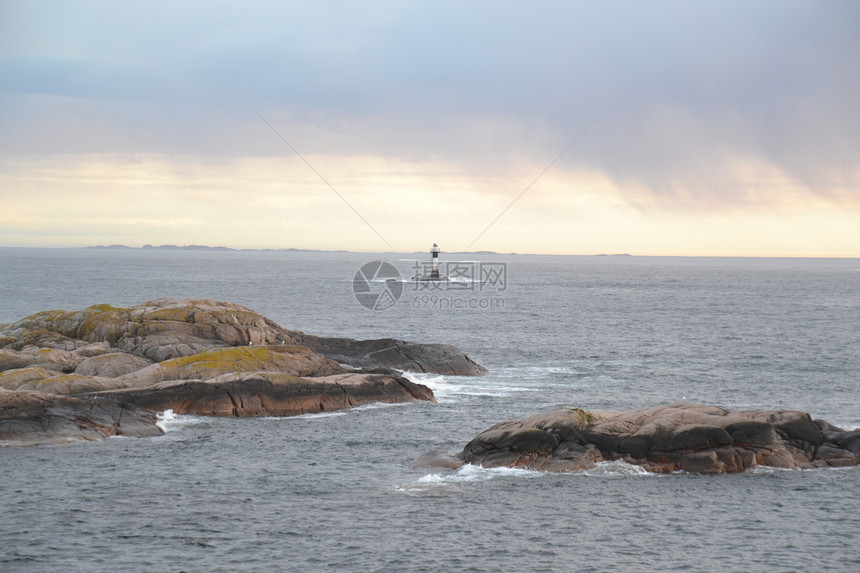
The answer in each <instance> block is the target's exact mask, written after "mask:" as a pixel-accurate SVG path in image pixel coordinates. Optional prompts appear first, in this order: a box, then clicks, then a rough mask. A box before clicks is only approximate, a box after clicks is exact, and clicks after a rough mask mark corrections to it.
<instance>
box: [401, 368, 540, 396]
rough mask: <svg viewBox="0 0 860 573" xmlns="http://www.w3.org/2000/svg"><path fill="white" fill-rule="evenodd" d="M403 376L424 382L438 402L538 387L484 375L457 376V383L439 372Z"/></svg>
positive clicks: (503, 393) (533, 390)
mask: <svg viewBox="0 0 860 573" xmlns="http://www.w3.org/2000/svg"><path fill="white" fill-rule="evenodd" d="M403 376H404V377H405V378H406V379H407V380H409V381H411V382H415V383H416V384H424V385H425V386H427V387H428V388H430V389H431V390H433V394H434V395H435V396H436V399H437V400H438V401H439V402H456V399H457V397H458V396H489V397H495V398H503V397H505V396H510V395H512V394H516V393H520V392H536V391H538V390H539V388H537V387H535V388H528V387H524V386H509V385H506V384H504V383H498V382H495V383H494V382H492V381H490V380H487V379H486V378H484V377H468V378H466V377H462V376H458V377H457V382H458V383H456V384H455V383H452V382H451V381H450V380H449V379H448V378H446V377H445V376H444V375H441V374H416V373H413V372H404V373H403Z"/></svg>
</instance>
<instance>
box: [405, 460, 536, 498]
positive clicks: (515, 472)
mask: <svg viewBox="0 0 860 573" xmlns="http://www.w3.org/2000/svg"><path fill="white" fill-rule="evenodd" d="M543 475H546V474H545V472H539V471H534V470H526V469H522V468H485V467H481V466H474V465H472V464H466V465H464V466H463V467H461V468H460V469H458V470H457V471H456V472H453V473H447V474H446V473H431V474H427V475H425V476H422V477H420V478H418V479H417V480H416V481H415V483H413V484H409V485H405V486H401V487H398V488H397V491H402V492H421V491H429V490H433V489H436V488H444V487H450V486H458V485H464V484H468V483H475V482H484V481H489V480H492V479H498V478H504V477H515V478H535V477H540V476H543Z"/></svg>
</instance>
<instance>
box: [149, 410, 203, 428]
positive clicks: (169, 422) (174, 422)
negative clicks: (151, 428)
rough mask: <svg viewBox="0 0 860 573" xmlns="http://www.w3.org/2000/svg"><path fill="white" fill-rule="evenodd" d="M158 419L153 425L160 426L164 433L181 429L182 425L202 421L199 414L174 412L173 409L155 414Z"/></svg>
mask: <svg viewBox="0 0 860 573" xmlns="http://www.w3.org/2000/svg"><path fill="white" fill-rule="evenodd" d="M156 416H157V417H158V421H157V422H155V425H156V426H158V427H159V428H161V430H162V431H163V432H164V433H167V432H173V431H176V430H180V429H182V428H183V427H184V426H188V425H191V424H198V423H200V422H202V421H203V418H201V417H200V416H187V415H182V414H175V413H174V412H173V410H165V411H164V412H158V414H156Z"/></svg>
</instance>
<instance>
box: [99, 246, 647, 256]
mask: <svg viewBox="0 0 860 573" xmlns="http://www.w3.org/2000/svg"><path fill="white" fill-rule="evenodd" d="M85 248H87V249H114V250H121V249H125V250H143V249H145V250H153V251H229V252H236V253H239V252H271V253H353V252H355V251H347V250H344V249H336V250H326V249H295V248H282V249H234V248H231V247H223V246H218V247H210V246H208V245H143V246H142V247H129V246H128V245H119V244H116V245H91V246H89V247H85ZM391 252H394V251H391ZM443 252H444V253H445V254H446V255H458V256H463V255H469V256H475V255H489V256H506V257H507V256H515V257H519V256H543V257H554V256H570V255H547V254H540V253H499V252H497V251H443ZM425 253H426V252H425V251H412V252H409V253H402V252H398V254H414V255H422V254H425ZM574 256H592V257H632V256H633V255H631V254H629V253H612V254H607V253H600V254H597V255H574Z"/></svg>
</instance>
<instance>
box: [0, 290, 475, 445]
mask: <svg viewBox="0 0 860 573" xmlns="http://www.w3.org/2000/svg"><path fill="white" fill-rule="evenodd" d="M306 340H307V341H313V342H315V343H317V344H318V346H321V347H322V346H326V345H325V344H324V343H322V342H320V341H324V340H326V339H320V338H317V337H313V336H310V335H305V334H304V333H301V332H292V331H288V330H285V329H283V328H281V327H280V326H278V325H277V324H275V323H274V322H272V321H271V320H269V319H267V318H265V317H263V316H261V315H259V314H257V313H255V312H253V311H251V310H248V309H247V308H244V307H242V306H239V305H236V304H232V303H225V302H215V301H211V300H184V299H159V300H156V301H150V302H145V303H142V304H139V305H137V306H134V307H131V308H116V307H112V306H109V305H96V306H92V307H89V308H86V309H84V310H81V311H74V312H66V311H48V312H41V313H38V314H35V315H32V316H30V317H27V318H25V319H23V320H21V321H18V322H16V323H14V324H9V325H0V389H5V390H7V391H14V395H15V400H17V401H15V400H13V399H12V398H11V397H10V395H11V393H10V394H7V397H6V401H7V405H6V406H2V405H0V408H4V411H3V416H5V418H4V419H5V420H6V422H5V423H6V424H7V426H8V427H10V428H11V427H14V428H17V429H16V430H15V431H16V432H18V433H19V434H20V435H22V436H23V435H24V434H26V433H27V431H31V432H33V433H34V434H33V436H32V441H33V442H34V443H37V442H40V441H51V440H59V441H65V440H67V439H95V438H96V437H99V436H101V437H105V436H108V435H114V434H111V433H110V432H111V431H114V432H115V433H117V432H121V430H119V429H118V428H120V424H119V418H117V421H116V423H115V424H113V426H111V424H110V423H108V422H109V421H110V415H111V414H113V413H117V412H118V413H117V415H118V416H121V415H123V414H122V412H123V411H124V410H122V408H123V407H125V406H124V405H129V406H128V407H129V408H134V411H137V408H138V407H139V408H143V409H147V410H166V409H172V410H174V411H175V412H177V413H189V414H201V415H214V416H259V415H279V416H280V415H292V414H302V413H309V412H321V411H328V410H334V409H338V408H346V407H349V406H355V405H359V404H365V403H368V402H406V401H413V400H430V401H433V400H434V398H433V393H432V391H431V390H430V389H429V388H427V387H426V386H422V385H419V384H413V383H412V382H409V381H408V380H406V379H405V378H403V377H401V376H399V374H398V373H397V372H395V371H393V370H385V369H384V368H383V369H380V367H391V366H396V367H397V368H401V369H417V370H419V371H444V372H446V373H454V372H455V371H457V370H462V371H464V372H468V373H476V372H479V371H483V369H481V367H480V366H478V365H477V364H475V363H474V362H472V361H471V360H469V359H468V357H466V356H465V355H464V354H463V353H462V352H460V351H459V350H457V349H456V348H454V347H450V346H443V345H420V344H413V343H406V342H402V341H393V340H384V341H366V342H364V343H356V344H358V345H359V350H358V351H356V350H355V349H353V350H352V354H351V356H352V357H354V358H356V360H354V361H353V360H352V358H351V357H350V356H347V355H345V354H344V355H340V354H336V355H337V360H334V359H332V358H327V357H325V356H324V355H323V354H322V353H318V352H315V351H314V350H313V349H311V348H309V347H308V346H307V345H305V344H304V342H305V341H306ZM333 340H337V341H339V342H338V343H337V344H332V345H328V346H326V348H329V349H334V350H336V349H338V348H342V347H348V346H349V342H355V341H348V340H347V339H333ZM376 343H381V344H376ZM390 348H393V349H391V350H389V349H390ZM374 357H376V358H374ZM339 362H343V363H345V364H347V365H349V366H352V367H345V366H342V365H341V364H339ZM356 367H369V368H365V369H364V370H356V369H355V368H356ZM434 369H435V370H434ZM369 370H373V371H369ZM61 396H66V397H70V398H68V399H64V398H61ZM72 396H74V397H75V398H71V397H72ZM49 398H50V400H49ZM46 400H47V402H46ZM39 404H41V405H42V406H41V408H42V409H41V410H38V408H37V405H39ZM25 405H26V408H25V407H24V406H25ZM13 406H14V407H13ZM87 407H89V408H90V409H89V410H87V411H88V412H90V414H89V415H88V414H82V413H81V412H84V411H85V410H86V408H87ZM27 408H30V409H29V410H28V409H27ZM117 408H119V410H117ZM31 411H32V412H42V413H41V414H40V416H42V417H41V418H40V417H39V416H37V415H36V414H33V415H31V414H30V413H29V412H31ZM54 411H57V412H61V414H62V415H59V414H54V413H52V412H54ZM69 412H74V414H71V413H69ZM16 416H18V417H19V418H20V419H19V422H18V423H17V425H15V424H16V423H15V422H14V420H15V419H16ZM125 419H128V416H126V418H125ZM46 420H47V421H46ZM63 420H67V422H63ZM68 424H71V425H72V426H76V427H78V429H79V432H78V433H77V434H75V432H74V431H73V430H71V426H69V425H68ZM124 424H125V425H126V426H127V425H128V424H130V422H124ZM57 425H62V426H63V428H66V426H68V428H69V429H67V430H62V431H60V430H56V429H55V426H57ZM111 427H113V428H114V430H110V428H111ZM10 435H11V434H10ZM69 436H71V437H69ZM10 440H12V441H14V442H16V443H25V442H26V440H23V438H22V439H18V438H14V439H12V438H10Z"/></svg>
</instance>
